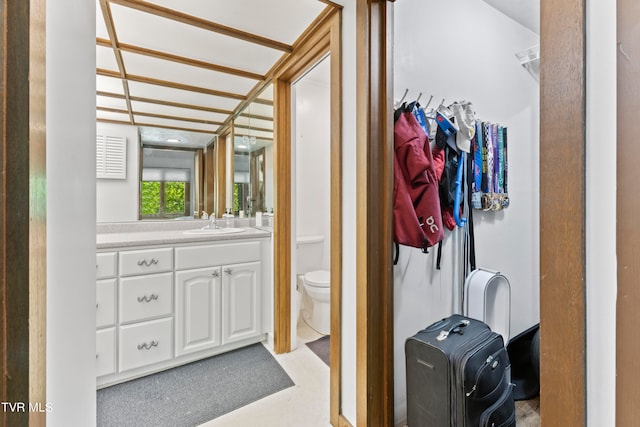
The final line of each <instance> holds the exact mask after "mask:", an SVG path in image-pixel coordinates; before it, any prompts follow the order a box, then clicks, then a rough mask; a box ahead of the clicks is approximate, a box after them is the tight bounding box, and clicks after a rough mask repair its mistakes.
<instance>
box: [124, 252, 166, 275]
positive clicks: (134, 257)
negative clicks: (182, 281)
mask: <svg viewBox="0 0 640 427" xmlns="http://www.w3.org/2000/svg"><path fill="white" fill-rule="evenodd" d="M171 270H173V248H160V249H145V250H140V251H124V252H120V275H121V276H134V275H138V274H149V273H162V272H164V271H171Z"/></svg>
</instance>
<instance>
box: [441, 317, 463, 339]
mask: <svg viewBox="0 0 640 427" xmlns="http://www.w3.org/2000/svg"><path fill="white" fill-rule="evenodd" d="M468 324H469V321H468V320H461V321H459V322H458V323H456V324H455V325H453V326H452V327H451V328H449V330H448V331H447V330H444V331H440V335H438V337H437V338H436V339H437V340H438V341H444V340H446V339H447V337H448V336H449V335H451V334H460V335H462V334H464V330H463V329H462V328H464V327H465V326H467V325H468Z"/></svg>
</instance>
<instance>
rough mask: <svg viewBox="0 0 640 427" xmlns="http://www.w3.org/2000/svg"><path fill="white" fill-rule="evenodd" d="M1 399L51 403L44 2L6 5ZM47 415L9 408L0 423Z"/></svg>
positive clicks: (1, 105)
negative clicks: (48, 400) (48, 393)
mask: <svg viewBox="0 0 640 427" xmlns="http://www.w3.org/2000/svg"><path fill="white" fill-rule="evenodd" d="M0 13H1V14H2V21H3V22H4V25H5V26H4V27H3V31H2V32H1V33H2V34H1V35H0V41H1V43H0V46H2V48H1V49H0V58H1V59H2V80H3V81H2V85H1V86H2V88H1V89H0V95H1V96H2V102H0V172H1V173H0V202H1V203H0V364H1V366H0V368H1V371H0V373H1V374H0V400H1V401H2V402H14V403H15V402H23V404H24V405H27V404H28V403H27V402H29V403H31V404H35V403H40V405H41V408H44V406H45V402H46V396H45V394H46V271H47V269H46V214H47V209H46V171H45V166H46V161H45V155H46V145H45V130H46V124H45V123H46V121H45V105H46V104H45V95H46V93H45V92H46V88H45V75H46V68H45V25H44V22H45V2H44V0H29V1H9V0H2V3H0ZM45 422H46V413H40V412H30V411H13V412H12V411H2V412H0V425H11V426H14V425H15V426H27V425H30V426H44V425H45Z"/></svg>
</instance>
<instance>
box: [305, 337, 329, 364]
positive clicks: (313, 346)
mask: <svg viewBox="0 0 640 427" xmlns="http://www.w3.org/2000/svg"><path fill="white" fill-rule="evenodd" d="M307 347H309V349H310V350H311V351H313V352H314V353H315V354H317V355H318V357H319V358H320V359H322V361H323V362H324V363H326V364H327V366H330V365H329V359H330V354H331V353H330V350H329V349H330V347H331V346H330V344H329V335H325V336H323V337H322V338H318V339H317V340H315V341H311V342H308V343H307Z"/></svg>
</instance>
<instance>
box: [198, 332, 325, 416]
mask: <svg viewBox="0 0 640 427" xmlns="http://www.w3.org/2000/svg"><path fill="white" fill-rule="evenodd" d="M321 336H322V335H320V334H318V333H317V332H315V331H314V330H313V329H311V328H309V327H308V326H307V325H306V323H304V322H300V324H299V325H298V347H297V348H296V349H295V350H294V351H292V352H291V353H287V354H276V355H274V356H275V358H276V360H277V361H278V362H279V363H280V365H281V366H282V367H283V368H284V370H285V371H287V374H289V376H290V377H291V379H292V380H293V382H294V383H295V385H294V386H293V387H289V388H287V389H285V390H282V391H280V392H278V393H275V394H272V395H271V396H267V397H265V398H264V399H261V400H258V401H257V402H254V403H252V404H250V405H247V406H244V407H242V408H240V409H238V410H236V411H233V412H230V413H228V414H226V415H223V416H221V417H219V418H216V419H215V420H211V421H209V422H207V423H204V424H202V425H200V426H199V427H240V426H241V427H300V426H305V427H316V426H317V427H326V426H330V425H331V424H330V423H329V367H328V366H327V365H325V363H324V362H323V361H322V360H320V358H319V357H318V356H316V355H315V354H314V353H313V352H312V351H311V350H309V348H308V347H307V346H306V345H305V344H304V343H306V342H309V341H313V340H315V339H318V338H320V337H321ZM266 347H267V349H269V347H268V346H266ZM269 350H271V349H269Z"/></svg>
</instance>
